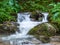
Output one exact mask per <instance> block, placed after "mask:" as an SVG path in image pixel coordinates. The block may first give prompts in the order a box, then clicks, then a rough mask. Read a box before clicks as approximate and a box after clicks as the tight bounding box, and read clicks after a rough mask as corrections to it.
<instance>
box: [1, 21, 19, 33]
mask: <svg viewBox="0 0 60 45" xmlns="http://www.w3.org/2000/svg"><path fill="white" fill-rule="evenodd" d="M17 25H18V24H17V23H16V22H9V21H7V22H4V23H3V24H0V34H13V33H15V32H16V31H17Z"/></svg>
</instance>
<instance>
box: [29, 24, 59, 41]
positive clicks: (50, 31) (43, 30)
mask: <svg viewBox="0 0 60 45" xmlns="http://www.w3.org/2000/svg"><path fill="white" fill-rule="evenodd" d="M56 31H58V28H57V27H56V26H55V25H53V24H50V23H42V24H40V25H37V26H36V27H34V28H32V29H31V30H30V31H29V32H28V34H30V35H33V36H35V37H36V38H37V39H39V40H42V39H43V40H42V41H43V42H48V41H49V40H47V39H49V37H50V36H54V35H56ZM41 36H42V37H41Z"/></svg>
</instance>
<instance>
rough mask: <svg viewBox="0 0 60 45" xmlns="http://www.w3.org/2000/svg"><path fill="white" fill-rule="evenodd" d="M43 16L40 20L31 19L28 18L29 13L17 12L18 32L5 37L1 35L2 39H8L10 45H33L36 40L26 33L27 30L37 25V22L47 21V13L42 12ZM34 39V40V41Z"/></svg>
mask: <svg viewBox="0 0 60 45" xmlns="http://www.w3.org/2000/svg"><path fill="white" fill-rule="evenodd" d="M43 14H44V18H43V19H42V21H40V22H39V21H31V19H30V13H29V12H27V13H18V17H17V23H18V24H19V26H17V27H18V28H19V32H16V34H13V35H10V36H7V37H2V39H3V40H5V41H9V42H10V44H11V45H35V44H34V43H36V42H38V43H40V41H38V40H37V39H36V38H35V37H33V36H31V35H28V32H29V31H30V29H32V28H33V27H35V26H37V25H38V24H41V23H44V22H48V20H47V15H48V13H43ZM35 40H36V42H34V41H35Z"/></svg>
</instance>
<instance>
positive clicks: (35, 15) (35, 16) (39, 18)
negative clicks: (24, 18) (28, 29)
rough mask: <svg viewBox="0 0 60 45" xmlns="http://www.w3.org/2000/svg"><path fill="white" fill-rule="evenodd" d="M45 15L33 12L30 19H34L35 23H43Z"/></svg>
mask: <svg viewBox="0 0 60 45" xmlns="http://www.w3.org/2000/svg"><path fill="white" fill-rule="evenodd" d="M43 17H44V15H43V14H42V13H41V12H37V11H33V12H31V15H30V18H31V19H34V20H33V21H42V19H43Z"/></svg>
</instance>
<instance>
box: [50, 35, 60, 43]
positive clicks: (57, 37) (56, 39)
mask: <svg viewBox="0 0 60 45" xmlns="http://www.w3.org/2000/svg"><path fill="white" fill-rule="evenodd" d="M50 40H51V42H60V36H52V37H50Z"/></svg>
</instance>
